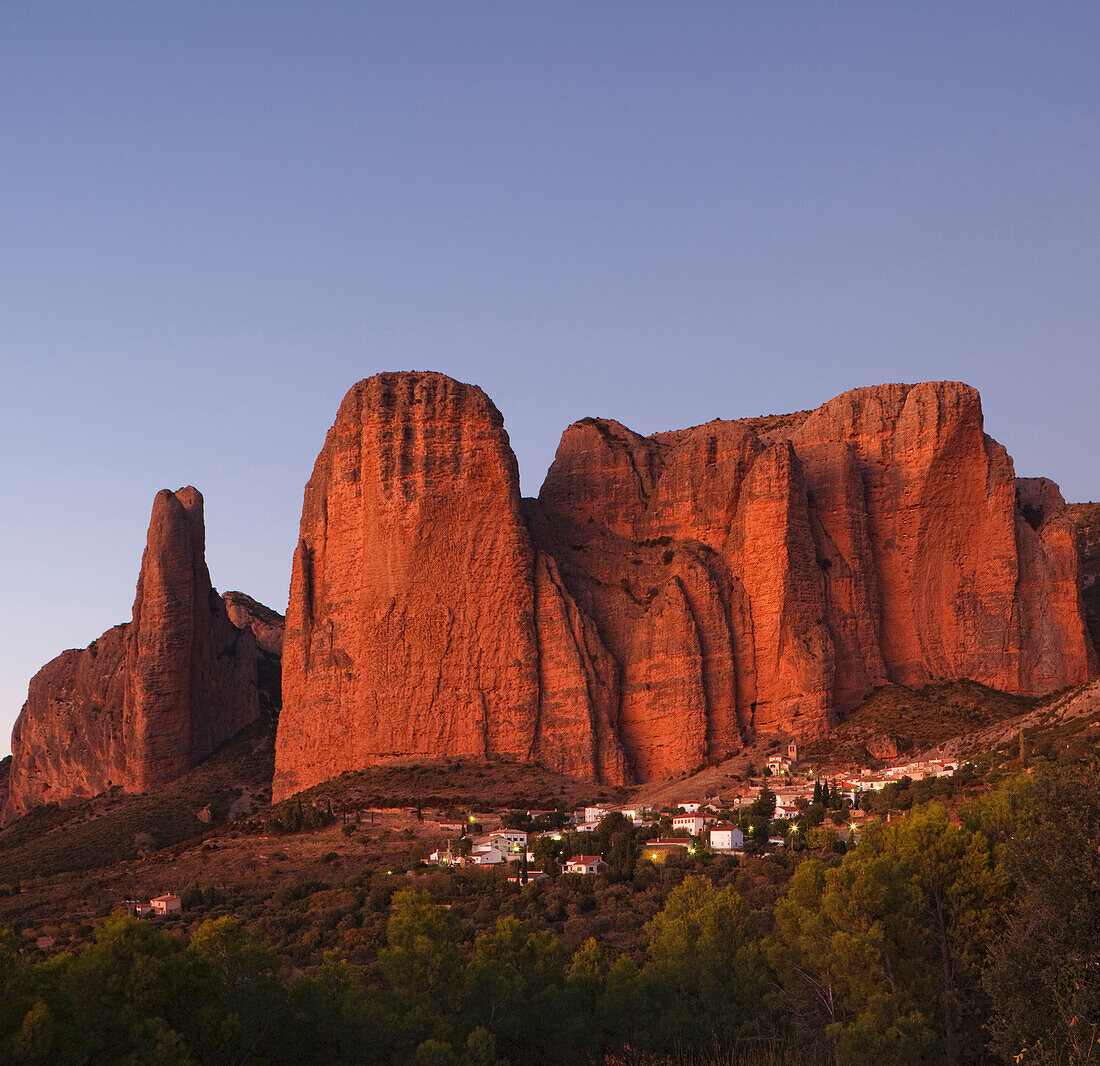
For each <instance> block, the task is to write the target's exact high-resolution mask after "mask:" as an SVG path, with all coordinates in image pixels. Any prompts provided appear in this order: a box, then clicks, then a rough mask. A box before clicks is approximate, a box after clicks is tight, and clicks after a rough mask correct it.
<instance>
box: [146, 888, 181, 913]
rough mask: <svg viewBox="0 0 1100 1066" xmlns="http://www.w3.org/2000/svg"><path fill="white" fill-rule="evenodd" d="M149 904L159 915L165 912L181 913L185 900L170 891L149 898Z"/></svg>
mask: <svg viewBox="0 0 1100 1066" xmlns="http://www.w3.org/2000/svg"><path fill="white" fill-rule="evenodd" d="M149 906H150V908H151V909H152V911H153V913H154V914H155V915H157V916H158V917H159V916H162V915H165V914H179V913H180V912H181V911H182V910H183V900H182V899H180V897H179V896H173V895H172V894H171V893H168V894H166V895H163V896H155V897H154V898H153V899H151V900H149Z"/></svg>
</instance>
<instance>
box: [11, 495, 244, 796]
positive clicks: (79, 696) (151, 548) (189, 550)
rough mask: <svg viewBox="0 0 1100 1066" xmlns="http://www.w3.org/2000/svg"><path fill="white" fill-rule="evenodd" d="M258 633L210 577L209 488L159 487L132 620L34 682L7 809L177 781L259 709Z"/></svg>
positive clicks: (16, 738) (19, 730)
mask: <svg viewBox="0 0 1100 1066" xmlns="http://www.w3.org/2000/svg"><path fill="white" fill-rule="evenodd" d="M259 711H260V706H259V700H258V696H257V648H256V638H255V636H254V635H253V632H252V630H251V629H239V628H238V627H237V626H235V625H234V624H233V623H232V622H231V621H230V619H229V616H228V614H227V612H226V608H225V605H224V604H223V602H222V599H221V597H219V596H218V594H217V593H216V592H215V591H214V590H213V588H212V587H211V585H210V576H209V573H208V572H207V569H206V562H205V525H204V522H203V501H202V496H201V495H200V494H199V492H198V491H197V490H196V489H194V488H190V487H188V488H183V489H180V490H179V491H178V492H174V493H173V492H169V491H168V490H167V489H165V490H163V491H162V492H160V493H158V494H157V497H156V499H155V500H154V503H153V513H152V517H151V519H150V523H149V535H148V540H147V543H146V548H145V554H144V555H143V557H142V563H141V574H140V577H139V578H138V584H137V594H136V596H135V599H134V610H133V619H132V621H131V622H130V623H129V624H126V625H120V626H116V627H115V628H114V629H110V630H108V631H107V632H106V633H104V634H103V636H101V637H100V638H99V639H98V640H95V641H93V642H92V643H91V644H90V645H89V646H88V647H87V648H85V649H84V650H83V651H66V652H62V654H61V655H59V656H58V657H57V658H56V659H54V660H53V661H52V662H49V663H47V664H46V665H45V666H44V667H43V668H42V669H41V670H40V671H39V672H38V673H37V674H36V675H35V676H34V678H33V679H32V680H31V683H30V688H29V692H28V698H27V702H26V704H25V705H24V707H23V710H22V713H21V714H20V715H19V718H18V720H17V721H16V724H15V729H14V731H13V734H12V755H13V761H12V768H11V779H10V791H9V796H8V801H7V804H6V807H5V817H6V818H11V817H13V816H15V815H18V814H22V813H25V812H26V811H27V810H29V809H30V808H32V807H35V806H38V805H40V804H42V803H49V802H54V801H59V802H64V801H66V800H72V799H81V798H87V797H89V796H94V795H96V794H98V793H100V792H104V791H106V790H107V789H110V788H112V787H115V786H118V787H121V788H122V789H124V790H125V791H128V792H143V791H147V790H149V789H151V788H155V787H157V786H158V785H161V784H163V783H165V782H167V781H170V780H172V779H173V778H175V777H178V776H179V775H180V774H182V773H184V772H186V771H187V770H189V769H191V767H193V766H195V765H196V764H197V763H198V762H200V761H201V760H202V759H204V758H205V757H206V756H207V755H209V754H210V753H211V752H212V751H213V750H214V748H216V747H217V746H218V745H219V744H221V743H223V742H224V741H225V740H227V739H229V737H231V736H233V735H234V734H235V733H237V732H238V731H239V730H240V729H241V728H243V727H244V726H245V725H247V724H248V723H249V722H251V721H252V720H254V719H255V718H256V717H257V715H258V714H259Z"/></svg>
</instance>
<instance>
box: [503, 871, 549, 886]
mask: <svg viewBox="0 0 1100 1066" xmlns="http://www.w3.org/2000/svg"><path fill="white" fill-rule="evenodd" d="M513 868H514V867H513ZM549 876H550V875H549V874H548V873H545V872H544V871H542V870H528V871H527V880H528V881H529V882H530V881H545V880H546V879H547V878H548V877H549ZM508 880H509V881H511V882H512V884H514V885H522V884H523V871H522V870H517V871H516V872H515V873H512V874H509V875H508Z"/></svg>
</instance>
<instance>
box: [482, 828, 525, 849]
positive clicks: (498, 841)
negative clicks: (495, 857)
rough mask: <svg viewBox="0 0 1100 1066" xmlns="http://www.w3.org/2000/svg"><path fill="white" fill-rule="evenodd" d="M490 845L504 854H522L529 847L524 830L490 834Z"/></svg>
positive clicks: (504, 830)
mask: <svg viewBox="0 0 1100 1066" xmlns="http://www.w3.org/2000/svg"><path fill="white" fill-rule="evenodd" d="M489 843H490V844H492V845H493V846H494V847H496V848H497V849H499V850H500V851H503V852H520V851H523V849H524V848H526V847H527V833H526V832H525V831H524V830H523V829H500V830H498V831H496V832H493V833H490V834H489Z"/></svg>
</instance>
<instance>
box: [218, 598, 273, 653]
mask: <svg viewBox="0 0 1100 1066" xmlns="http://www.w3.org/2000/svg"><path fill="white" fill-rule="evenodd" d="M222 602H223V603H224V604H225V613H226V614H227V615H229V621H230V622H232V623H233V624H234V625H235V626H236V627H237V628H238V629H251V630H252V635H253V636H254V637H255V638H256V645H257V646H258V647H259V649H260V651H265V652H267V654H268V655H274V656H275V657H276V658H279V657H281V656H282V654H283V633H284V632H285V630H286V619H285V618H284V617H283V616H282V615H281V614H279V612H278V611H273V610H272V609H271V608H270V607H265V606H264V605H263V604H262V603H259V602H258V601H256V600H254V599H253V598H252V597H251V596H247V595H245V593H243V592H223V593H222Z"/></svg>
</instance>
